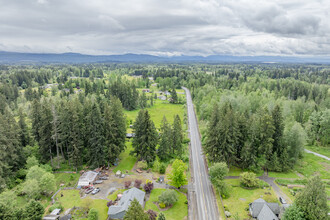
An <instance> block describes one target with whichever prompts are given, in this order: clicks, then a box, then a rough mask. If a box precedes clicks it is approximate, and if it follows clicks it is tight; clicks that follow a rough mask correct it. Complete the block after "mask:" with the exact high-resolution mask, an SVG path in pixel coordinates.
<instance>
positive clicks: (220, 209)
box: [215, 189, 235, 219]
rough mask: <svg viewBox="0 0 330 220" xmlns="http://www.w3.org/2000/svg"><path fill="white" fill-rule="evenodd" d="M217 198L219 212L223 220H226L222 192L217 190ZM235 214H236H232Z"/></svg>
mask: <svg viewBox="0 0 330 220" xmlns="http://www.w3.org/2000/svg"><path fill="white" fill-rule="evenodd" d="M215 197H216V199H217V204H218V211H219V214H220V217H221V219H226V215H225V211H224V209H223V206H222V203H221V198H220V192H218V190H217V189H216V190H215ZM232 214H235V213H232Z"/></svg>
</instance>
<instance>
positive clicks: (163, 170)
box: [159, 163, 166, 174]
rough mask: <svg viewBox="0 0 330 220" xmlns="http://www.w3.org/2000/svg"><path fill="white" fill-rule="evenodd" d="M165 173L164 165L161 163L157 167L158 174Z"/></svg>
mask: <svg viewBox="0 0 330 220" xmlns="http://www.w3.org/2000/svg"><path fill="white" fill-rule="evenodd" d="M165 172H166V165H165V164H163V163H162V164H161V165H160V167H159V173H160V174H165Z"/></svg>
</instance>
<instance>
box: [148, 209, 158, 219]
mask: <svg viewBox="0 0 330 220" xmlns="http://www.w3.org/2000/svg"><path fill="white" fill-rule="evenodd" d="M147 214H148V215H149V219H150V220H156V219H157V213H156V212H155V211H153V210H151V209H149V210H148V211H147Z"/></svg>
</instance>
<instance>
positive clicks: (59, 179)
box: [54, 173, 80, 188]
mask: <svg viewBox="0 0 330 220" xmlns="http://www.w3.org/2000/svg"><path fill="white" fill-rule="evenodd" d="M54 175H55V180H56V187H57V188H59V187H60V184H64V187H71V186H74V185H75V184H76V183H77V182H78V180H79V177H80V175H79V173H54Z"/></svg>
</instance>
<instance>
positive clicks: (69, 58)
mask: <svg viewBox="0 0 330 220" xmlns="http://www.w3.org/2000/svg"><path fill="white" fill-rule="evenodd" d="M106 62H121V63H212V64H216V63H320V64H329V63H330V57H294V56H229V55H211V56H206V57H203V56H172V57H164V56H153V55H147V54H122V55H85V54H79V53H61V54H53V53H16V52H5V51H2V52H1V51H0V64H31V63H32V64H42V63H106Z"/></svg>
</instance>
